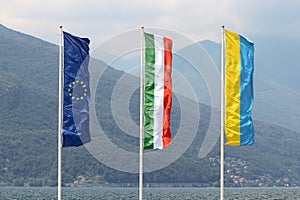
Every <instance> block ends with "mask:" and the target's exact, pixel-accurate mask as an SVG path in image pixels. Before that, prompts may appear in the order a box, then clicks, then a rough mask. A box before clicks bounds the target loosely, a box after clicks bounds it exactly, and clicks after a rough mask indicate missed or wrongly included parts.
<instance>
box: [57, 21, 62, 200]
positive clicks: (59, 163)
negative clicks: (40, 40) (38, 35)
mask: <svg viewBox="0 0 300 200" xmlns="http://www.w3.org/2000/svg"><path fill="white" fill-rule="evenodd" d="M59 30H60V33H59V36H60V41H59V72H58V74H59V75H58V76H59V78H58V79H59V80H58V85H59V86H58V142H57V151H58V155H57V165H58V166H57V171H58V172H57V199H58V200H61V193H62V192H61V160H62V138H61V133H62V116H63V112H62V104H63V99H62V98H63V90H62V88H63V30H62V26H59Z"/></svg>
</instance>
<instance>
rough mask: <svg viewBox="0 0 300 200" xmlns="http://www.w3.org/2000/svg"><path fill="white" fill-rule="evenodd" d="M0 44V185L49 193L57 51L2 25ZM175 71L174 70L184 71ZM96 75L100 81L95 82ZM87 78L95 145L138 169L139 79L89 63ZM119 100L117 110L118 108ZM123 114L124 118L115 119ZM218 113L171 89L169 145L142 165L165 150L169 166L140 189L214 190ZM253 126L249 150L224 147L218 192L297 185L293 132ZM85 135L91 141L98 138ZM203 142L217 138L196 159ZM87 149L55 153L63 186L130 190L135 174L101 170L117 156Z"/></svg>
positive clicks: (52, 180)
mask: <svg viewBox="0 0 300 200" xmlns="http://www.w3.org/2000/svg"><path fill="white" fill-rule="evenodd" d="M0 44H1V45H0V60H1V62H0V84H1V90H0V96H1V98H0V108H1V112H0V120H1V129H0V136H1V140H0V172H1V173H0V185H1V186H8V185H16V186H23V185H26V186H28V185H29V186H55V185H56V184H57V93H58V88H57V80H58V79H57V77H58V47H57V46H55V45H53V44H50V43H47V42H45V41H42V40H40V39H38V38H34V37H32V36H29V35H25V34H22V33H19V32H15V31H13V30H10V29H7V28H6V27H4V26H2V25H0ZM207 62H209V60H207ZM182 63H184V62H182ZM178 67H179V66H178ZM182 67H183V68H182V69H181V71H182V70H183V69H184V65H182ZM178 70H180V69H179V68H178ZM99 71H101V75H99V76H98V74H97V73H99ZM91 74H93V75H94V76H93V77H94V78H95V79H97V80H91V81H93V83H94V82H95V85H96V86H95V88H93V89H94V90H95V110H96V112H97V113H96V114H97V117H96V118H97V120H98V122H97V123H98V124H97V125H99V126H101V128H102V130H103V132H104V136H105V138H104V137H103V140H104V139H106V140H107V141H108V142H107V144H103V145H108V144H109V142H111V143H112V144H114V145H115V146H117V147H118V149H122V150H124V151H126V152H130V153H132V154H129V156H128V157H126V158H124V159H127V161H128V162H126V163H125V162H123V163H122V162H121V163H120V165H123V166H125V167H127V166H128V167H135V168H138V166H132V165H131V164H132V163H136V162H137V159H136V155H138V151H139V146H138V145H139V139H138V126H137V124H138V123H139V117H138V116H139V88H138V86H137V83H138V82H139V79H138V78H137V77H135V76H132V75H130V74H126V73H125V72H123V71H120V70H116V69H113V68H111V67H109V66H108V65H107V64H106V63H104V62H102V61H99V60H94V59H92V60H91ZM196 75H197V76H199V74H196ZM124 79H125V80H124ZM182 80H184V79H182ZM175 86H176V87H178V86H180V85H176V84H174V87H175ZM127 88H131V91H130V92H131V93H130V95H129V97H128V99H122V98H120V99H116V98H115V97H123V96H126V95H128V94H127V93H126V92H125V91H126V89H127ZM267 88H268V87H267ZM276 88H277V86H276ZM206 92H207V91H206ZM207 93H208V92H207ZM183 94H186V93H183ZM115 95H116V96H115ZM122 95H123V96H122ZM117 100H118V101H117ZM122 101H123V102H125V106H124V104H119V103H118V102H122ZM126 103H128V105H126ZM127 106H128V107H127ZM198 106H199V110H200V112H199V113H200V114H199V113H198V114H199V116H197V117H199V121H194V118H193V117H191V116H195V114H197V112H196V111H197V109H196V108H197V107H198ZM123 110H125V111H127V113H125V114H124V113H122V112H121V111H123ZM218 113H219V110H218V109H217V108H214V107H212V106H209V105H205V104H202V103H200V104H199V102H197V101H194V99H192V98H189V96H185V95H182V94H181V93H180V90H179V89H178V90H177V89H175V90H174V105H173V109H172V119H171V120H172V124H171V130H172V132H173V134H174V140H173V145H172V146H171V147H170V148H168V149H166V150H163V151H160V152H157V151H153V152H146V153H145V158H146V161H149V160H148V157H147V156H148V155H149V154H154V153H157V154H159V155H164V154H167V153H168V151H169V152H170V151H172V152H171V153H173V154H172V155H174V156H175V158H176V159H175V162H174V163H172V164H170V165H167V166H166V167H164V168H161V169H159V170H156V171H153V172H147V173H145V174H144V180H145V183H149V184H165V183H169V184H171V185H174V186H180V185H183V184H187V185H190V186H218V180H219V146H220V145H219V143H218V134H219V124H218V120H217V119H215V118H212V116H218ZM127 115H128V116H127ZM117 119H118V120H119V121H118V120H117ZM128 119H129V121H128ZM93 125H95V124H93ZM192 125H193V126H196V128H195V127H193V126H192ZM210 125H213V126H212V127H210ZM254 125H255V133H256V136H255V140H256V143H255V145H254V146H251V147H235V148H234V147H226V148H225V157H226V166H225V169H226V186H274V185H275V186H299V185H300V182H299V180H300V174H299V171H300V170H299V166H300V160H299V153H300V149H299V148H298V141H300V135H299V133H298V132H297V131H294V130H290V129H287V128H284V127H281V126H278V125H274V124H272V123H266V122H263V121H258V120H255V121H254ZM124 129H125V131H124ZM182 130H184V131H182ZM193 132H195V135H194V136H193V135H192V133H193ZM92 134H95V135H96V136H98V135H97V134H98V133H92ZM208 135H212V136H217V137H216V138H213V140H216V141H215V142H216V143H217V144H215V143H214V142H213V143H212V144H210V148H211V151H208V152H207V153H208V155H207V156H205V157H204V158H199V157H198V153H199V149H200V148H201V147H202V146H205V145H207V144H208V143H207V144H204V143H205V141H204V138H206V136H208ZM180 144H187V149H186V151H184V152H180V151H182V149H180V148H176V147H178V146H177V145H180ZM88 145H89V144H87V145H86V146H82V147H78V148H63V162H62V163H63V166H62V168H63V172H62V174H63V184H64V185H70V186H72V185H74V186H77V185H95V184H98V185H110V184H118V185H122V186H123V185H124V186H136V185H137V184H138V175H137V174H134V173H127V172H122V171H118V170H116V169H115V168H113V167H111V166H110V165H109V164H110V163H108V161H117V160H122V159H123V157H122V154H120V155H118V156H115V152H112V151H106V150H107V149H105V147H106V146H105V147H104V148H103V151H96V153H97V154H98V155H99V156H103V157H105V158H106V159H107V160H108V161H107V160H105V162H106V163H102V162H99V158H98V157H96V156H97V155H94V156H93V155H92V150H93V149H90V147H89V146H88ZM90 145H91V146H92V148H94V149H96V150H97V148H98V146H93V143H92V142H91V143H90ZM181 153H182V155H181ZM112 155H114V156H112ZM176 156H177V157H178V158H177V157H176ZM97 159H98V160H97ZM167 159H168V158H167ZM161 162H162V161H161ZM106 165H107V166H106ZM149 168H151V165H150V164H149V163H147V162H145V169H149ZM130 170H131V169H129V168H128V170H127V171H130ZM123 171H124V170H123ZM149 171H151V170H149Z"/></svg>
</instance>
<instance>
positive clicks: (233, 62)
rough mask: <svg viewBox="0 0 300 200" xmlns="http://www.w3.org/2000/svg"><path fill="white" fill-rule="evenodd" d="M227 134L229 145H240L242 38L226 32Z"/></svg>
mask: <svg viewBox="0 0 300 200" xmlns="http://www.w3.org/2000/svg"><path fill="white" fill-rule="evenodd" d="M225 33H226V72H225V74H226V78H225V81H226V82H225V89H226V90H225V91H226V94H225V98H226V103H225V110H226V118H225V132H226V139H227V143H226V144H227V145H231V146H239V145H240V94H241V93H240V69H241V57H240V36H239V35H238V34H236V33H234V32H231V31H228V30H226V32H225Z"/></svg>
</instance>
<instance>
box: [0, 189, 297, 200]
mask: <svg viewBox="0 0 300 200" xmlns="http://www.w3.org/2000/svg"><path fill="white" fill-rule="evenodd" d="M62 191H63V195H62V199H63V200H79V199H84V200H98V199H99V200H127V199H130V200H131V199H132V200H134V199H138V189H137V188H63V190H62ZM143 197H144V198H143V199H145V200H153V199H155V200H156V199H158V200H177V199H178V200H197V199H201V200H202V199H208V200H214V199H219V198H220V197H219V189H218V188H145V189H144V193H143ZM27 199H28V200H52V199H57V189H56V188H47V187H36V188H35V187H0V200H27ZM225 199H226V200H229V199H232V200H239V199H241V200H250V199H253V200H258V199H268V200H281V199H283V200H300V188H225Z"/></svg>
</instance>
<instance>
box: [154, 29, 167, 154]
mask: <svg viewBox="0 0 300 200" xmlns="http://www.w3.org/2000/svg"><path fill="white" fill-rule="evenodd" d="M154 46H155V80H154V82H155V83H154V84H155V88H154V113H153V117H154V128H153V143H154V144H153V148H154V149H162V148H163V141H162V136H163V119H164V118H163V116H164V40H163V38H162V37H159V36H156V35H154Z"/></svg>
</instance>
